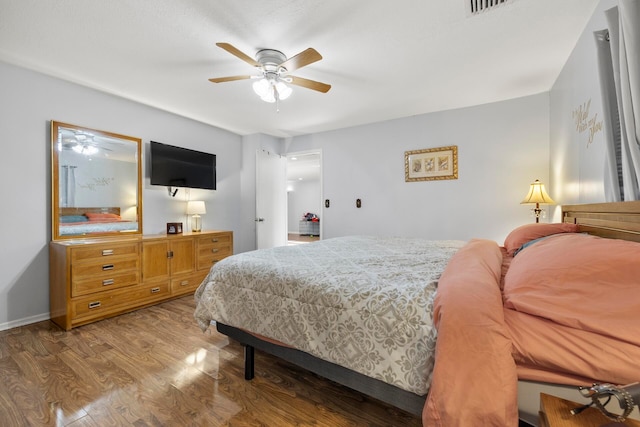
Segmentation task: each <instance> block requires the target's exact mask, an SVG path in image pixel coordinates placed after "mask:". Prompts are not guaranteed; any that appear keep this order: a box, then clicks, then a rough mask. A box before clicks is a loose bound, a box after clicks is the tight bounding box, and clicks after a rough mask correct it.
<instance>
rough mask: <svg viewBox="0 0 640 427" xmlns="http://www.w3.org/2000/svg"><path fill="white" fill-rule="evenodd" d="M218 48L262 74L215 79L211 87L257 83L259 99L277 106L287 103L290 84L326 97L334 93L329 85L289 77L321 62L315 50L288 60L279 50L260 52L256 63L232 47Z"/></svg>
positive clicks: (255, 60) (255, 89) (311, 49)
mask: <svg viewBox="0 0 640 427" xmlns="http://www.w3.org/2000/svg"><path fill="white" fill-rule="evenodd" d="M216 46H218V47H220V48H222V49H224V50H226V51H227V52H229V53H230V54H232V55H234V56H236V57H238V58H240V59H242V60H243V61H244V62H246V63H247V64H249V65H251V66H252V67H255V68H257V69H258V71H259V73H260V74H259V75H257V76H250V75H241V76H230V77H216V78H212V79H209V81H210V82H212V83H224V82H232V81H236V80H246V79H258V80H256V82H254V83H253V90H254V91H255V92H256V94H258V96H260V98H262V100H263V101H266V102H277V101H279V100H284V99H287V98H288V97H289V95H291V92H292V91H291V88H290V87H289V86H287V85H286V84H287V83H288V84H292V85H295V86H301V87H304V88H307V89H311V90H315V91H318V92H322V93H327V92H328V91H329V89H331V85H328V84H326V83H321V82H317V81H315V80H309V79H304V78H302V77H296V76H292V75H289V73H290V72H292V71H295V70H298V69H300V68H302V67H305V66H307V65H309V64H313V63H314V62H317V61H319V60H321V59H322V55H320V54H319V53H318V52H317V51H316V50H315V49H313V48H308V49H306V50H304V51H302V52H300V53H299V54H297V55H295V56H292V57H291V58H288V59H287V57H286V55H285V54H283V53H282V52H280V51H278V50H274V49H261V50H259V51H258V53H257V54H256V59H253V58H251V57H250V56H249V55H247V54H245V53H243V52H241V51H240V50H238V49H237V48H236V47H234V46H232V45H231V44H229V43H216Z"/></svg>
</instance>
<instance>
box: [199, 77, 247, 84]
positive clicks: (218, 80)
mask: <svg viewBox="0 0 640 427" xmlns="http://www.w3.org/2000/svg"><path fill="white" fill-rule="evenodd" d="M250 78H251V76H230V77H216V78H213V79H209V81H210V82H211V83H224V82H233V81H236V80H246V79H250Z"/></svg>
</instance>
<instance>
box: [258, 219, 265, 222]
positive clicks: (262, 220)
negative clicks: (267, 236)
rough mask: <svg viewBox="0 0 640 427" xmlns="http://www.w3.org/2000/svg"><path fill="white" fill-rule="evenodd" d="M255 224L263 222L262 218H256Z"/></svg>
mask: <svg viewBox="0 0 640 427" xmlns="http://www.w3.org/2000/svg"><path fill="white" fill-rule="evenodd" d="M256 222H264V218H256Z"/></svg>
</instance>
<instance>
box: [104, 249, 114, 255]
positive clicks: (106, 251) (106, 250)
mask: <svg viewBox="0 0 640 427" xmlns="http://www.w3.org/2000/svg"><path fill="white" fill-rule="evenodd" d="M107 255H113V249H103V250H102V256H107Z"/></svg>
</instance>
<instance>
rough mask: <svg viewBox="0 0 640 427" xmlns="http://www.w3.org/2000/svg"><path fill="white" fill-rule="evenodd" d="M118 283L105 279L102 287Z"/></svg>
mask: <svg viewBox="0 0 640 427" xmlns="http://www.w3.org/2000/svg"><path fill="white" fill-rule="evenodd" d="M115 282H116V281H115V280H113V279H104V280H103V281H102V286H108V285H113V284H114V283H115Z"/></svg>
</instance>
